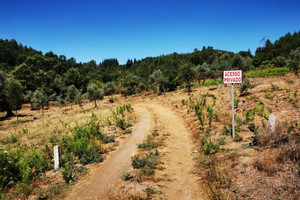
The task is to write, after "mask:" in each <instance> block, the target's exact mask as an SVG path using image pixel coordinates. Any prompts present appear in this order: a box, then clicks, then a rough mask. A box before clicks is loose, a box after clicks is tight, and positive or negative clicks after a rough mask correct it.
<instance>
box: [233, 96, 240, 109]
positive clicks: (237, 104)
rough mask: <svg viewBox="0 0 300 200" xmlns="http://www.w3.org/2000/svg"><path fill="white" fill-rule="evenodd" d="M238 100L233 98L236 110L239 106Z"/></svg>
mask: <svg viewBox="0 0 300 200" xmlns="http://www.w3.org/2000/svg"><path fill="white" fill-rule="evenodd" d="M239 103H240V100H239V99H236V98H234V108H237V107H238V106H239Z"/></svg>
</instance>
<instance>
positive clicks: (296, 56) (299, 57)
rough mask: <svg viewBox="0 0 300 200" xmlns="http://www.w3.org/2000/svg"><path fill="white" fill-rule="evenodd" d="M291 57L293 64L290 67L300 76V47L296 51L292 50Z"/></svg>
mask: <svg viewBox="0 0 300 200" xmlns="http://www.w3.org/2000/svg"><path fill="white" fill-rule="evenodd" d="M290 56H291V62H290V64H289V67H290V68H291V70H292V71H293V72H294V73H295V74H296V75H297V76H298V72H299V69H300V47H298V48H297V49H295V50H292V51H291V53H290Z"/></svg>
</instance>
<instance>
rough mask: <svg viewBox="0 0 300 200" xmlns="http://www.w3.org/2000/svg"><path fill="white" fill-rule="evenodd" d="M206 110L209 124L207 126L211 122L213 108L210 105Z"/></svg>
mask: <svg viewBox="0 0 300 200" xmlns="http://www.w3.org/2000/svg"><path fill="white" fill-rule="evenodd" d="M206 111H207V113H208V124H209V126H211V122H212V119H213V108H212V106H207V108H206Z"/></svg>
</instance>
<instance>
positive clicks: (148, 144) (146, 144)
mask: <svg viewBox="0 0 300 200" xmlns="http://www.w3.org/2000/svg"><path fill="white" fill-rule="evenodd" d="M158 146H159V144H158V143H156V142H154V141H152V139H151V136H150V135H148V136H147V139H146V140H145V141H144V142H143V143H141V144H138V148H144V149H152V148H157V147H158Z"/></svg>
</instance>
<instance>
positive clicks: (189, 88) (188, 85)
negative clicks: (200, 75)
mask: <svg viewBox="0 0 300 200" xmlns="http://www.w3.org/2000/svg"><path fill="white" fill-rule="evenodd" d="M187 89H188V92H189V93H190V92H192V86H191V84H190V83H188V84H187Z"/></svg>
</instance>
